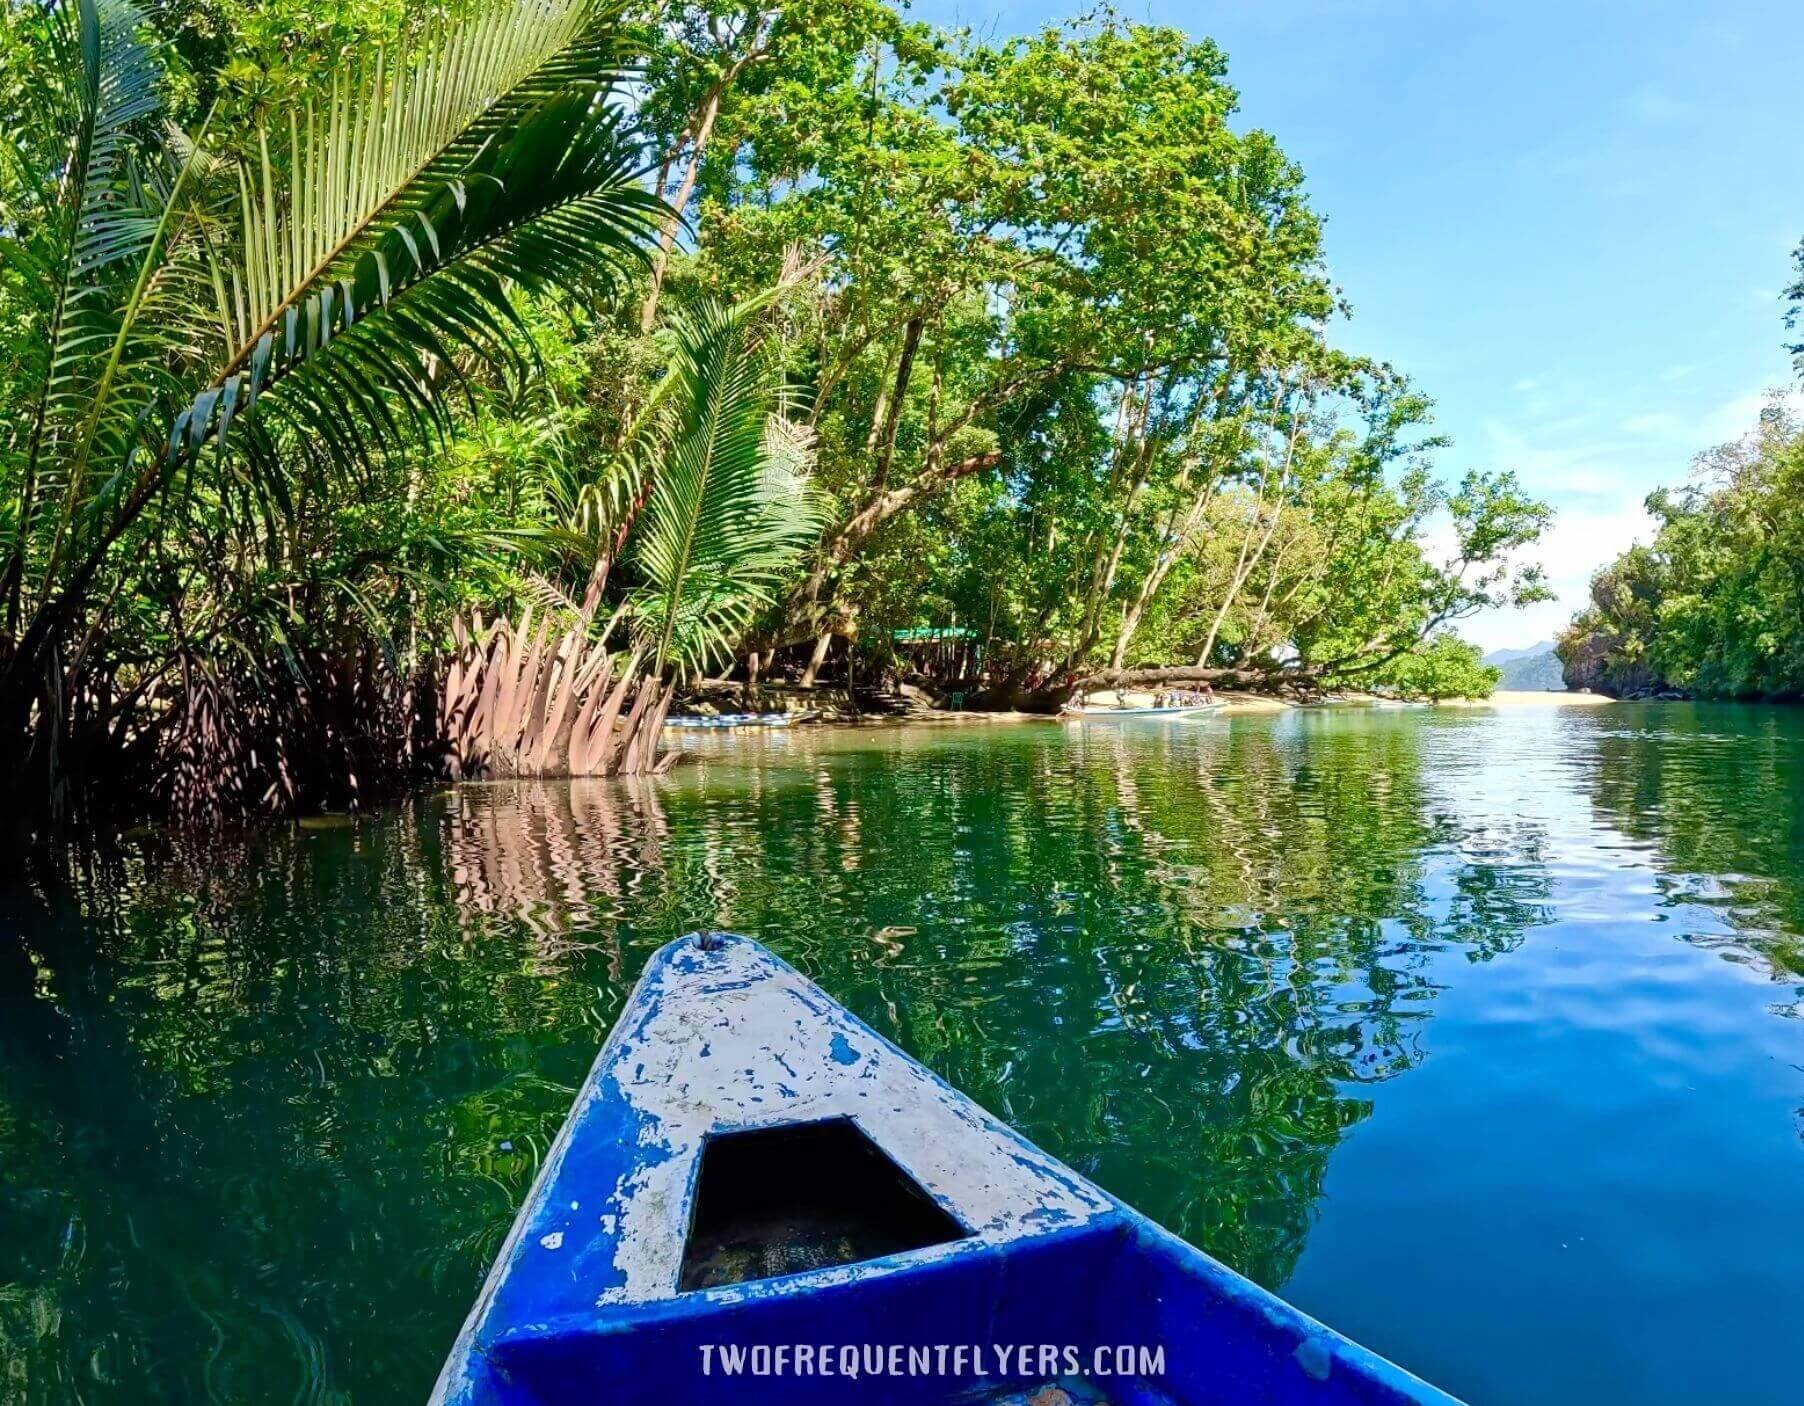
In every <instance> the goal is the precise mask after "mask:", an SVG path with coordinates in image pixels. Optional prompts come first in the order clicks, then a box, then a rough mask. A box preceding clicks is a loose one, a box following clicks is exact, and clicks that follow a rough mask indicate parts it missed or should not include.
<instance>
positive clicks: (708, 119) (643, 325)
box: [639, 79, 727, 332]
mask: <svg viewBox="0 0 1804 1406" xmlns="http://www.w3.org/2000/svg"><path fill="white" fill-rule="evenodd" d="M726 83H727V80H726V79H722V80H721V81H720V82H719V83H716V84H715V85H714V86H713V87H712V88H710V89H709V90H708V96H707V98H706V99H705V100H704V101H703V103H702V110H701V120H700V121H699V122H698V123H697V124H696V129H695V141H694V142H693V143H692V144H691V145H690V148H689V160H688V162H687V163H685V165H684V167H683V181H682V184H681V185H679V186H678V187H677V193H676V199H675V200H674V201H672V202H671V213H670V218H669V219H667V220H665V221H664V227H663V228H662V229H661V230H659V231H658V250H657V253H655V254H654V255H652V261H651V287H650V288H649V289H648V290H647V292H646V294H645V302H644V305H643V306H641V307H640V309H639V330H640V331H641V332H649V331H651V329H652V328H653V327H655V326H657V323H658V296H659V294H660V293H662V292H663V289H664V275H665V274H666V273H667V272H668V271H669V269H670V256H671V253H672V252H673V251H674V250H675V248H676V237H677V229H678V227H679V226H681V224H682V223H683V214H684V212H685V211H687V210H688V208H689V197H690V196H691V195H693V194H694V193H695V181H696V177H698V176H699V175H700V174H701V169H702V158H703V157H704V156H705V155H707V151H708V139H709V138H710V137H712V136H713V135H714V119H715V118H716V117H718V116H720V100H721V96H722V94H723V93H724V92H725V90H726Z"/></svg>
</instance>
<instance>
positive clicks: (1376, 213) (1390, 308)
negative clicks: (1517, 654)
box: [913, 0, 1804, 649]
mask: <svg viewBox="0 0 1804 1406" xmlns="http://www.w3.org/2000/svg"><path fill="white" fill-rule="evenodd" d="M1086 8H1088V5H1087V3H1086V0H1051V3H1049V0H1016V2H1015V3H1005V2H1004V0H917V3H916V4H915V5H914V7H913V13H914V14H915V15H916V16H917V17H919V18H922V19H926V20H931V21H934V22H936V23H942V24H968V25H971V26H973V27H974V28H976V29H978V30H980V31H982V32H985V33H988V34H991V35H1003V34H1010V33H1018V32H1025V31H1029V30H1033V29H1037V28H1039V27H1040V26H1041V25H1042V24H1044V23H1046V22H1048V21H1053V20H1058V19H1062V18H1064V17H1067V16H1069V15H1072V14H1076V13H1079V12H1081V11H1082V10H1083V9H1086ZM1119 8H1120V10H1121V12H1122V13H1123V14H1125V15H1127V16H1129V17H1131V18H1135V19H1143V20H1149V21H1153V22H1156V23H1161V24H1171V25H1176V26H1179V27H1181V28H1183V29H1185V30H1187V31H1188V32H1190V33H1191V34H1193V35H1197V36H1203V35H1207V36H1210V37H1212V38H1214V39H1215V40H1216V41H1217V42H1218V43H1219V44H1220V45H1221V46H1222V47H1223V48H1224V49H1225V50H1226V51H1227V54H1228V60H1229V76H1230V79H1231V81H1232V82H1233V83H1234V84H1235V86H1236V87H1237V88H1239V90H1240V94H1241V111H1242V120H1243V121H1244V122H1245V123H1246V124H1247V125H1249V126H1259V127H1263V128H1265V129H1266V130H1268V131H1270V132H1272V133H1273V134H1274V135H1275V136H1276V137H1277V138H1278V140H1279V142H1280V144H1281V145H1282V146H1283V147H1284V149H1285V150H1286V151H1287V152H1288V153H1289V154H1290V155H1291V156H1292V157H1293V158H1294V159H1296V160H1297V161H1298V162H1300V163H1301V165H1302V167H1303V169H1304V171H1305V173H1306V175H1307V177H1308V183H1309V190H1310V194H1311V199H1312V200H1313V202H1314V204H1315V206H1316V208H1317V209H1318V210H1319V211H1320V212H1321V213H1322V214H1323V215H1324V216H1325V217H1326V219H1327V243H1328V255H1329V262H1330V265H1331V267H1332V269H1333V272H1334V276H1335V278H1336V280H1337V281H1338V282H1339V284H1340V285H1341V287H1342V289H1343V290H1344V291H1345V293H1346V295H1347V297H1348V299H1349V300H1350V301H1351V303H1352V305H1353V313H1354V316H1353V320H1352V322H1351V323H1350V324H1348V325H1347V326H1345V327H1343V328H1341V329H1340V339H1341V341H1342V343H1343V344H1344V345H1346V346H1348V347H1349V348H1351V349H1353V350H1357V351H1360V352H1364V353H1367V354H1369V355H1373V356H1378V357H1381V358H1384V359H1386V360H1389V361H1391V362H1393V363H1394V364H1395V365H1396V366H1397V367H1398V368H1399V369H1400V370H1403V371H1404V372H1406V373H1407V374H1409V375H1410V376H1411V377H1412V378H1413V379H1414V380H1415V381H1416V382H1417V384H1418V385H1419V386H1420V388H1421V389H1422V390H1423V391H1425V392H1426V393H1427V394H1428V395H1430V396H1432V397H1433V398H1434V399H1435V401H1436V405H1437V410H1436V418H1437V422H1438V425H1439V428H1440V429H1441V430H1443V431H1444V432H1446V433H1447V434H1450V435H1451V436H1452V437H1453V440H1454V444H1453V447H1452V449H1451V450H1450V451H1449V452H1448V453H1447V455H1446V456H1445V458H1444V460H1443V463H1444V464H1445V466H1446V468H1447V470H1448V471H1449V473H1450V474H1457V473H1459V472H1462V471H1463V470H1464V469H1466V468H1468V467H1481V468H1490V469H1501V468H1513V469H1514V470H1516V472H1517V473H1518V474H1519V475H1521V477H1522V479H1523V481H1524V482H1525V483H1526V484H1527V485H1528V486H1529V487H1530V488H1531V489H1532V490H1533V491H1534V492H1536V493H1537V494H1539V495H1540V496H1542V497H1544V498H1546V499H1547V500H1549V501H1550V502H1552V503H1553V504H1554V506H1555V507H1556V509H1557V510H1558V513H1559V518H1558V524H1557V526H1556V527H1555V529H1554V531H1553V533H1552V535H1551V536H1550V538H1549V539H1548V540H1547V541H1546V542H1545V543H1544V545H1543V549H1542V551H1541V552H1540V556H1541V559H1542V561H1543V562H1544V564H1545V566H1546V567H1547V569H1548V572H1549V575H1550V577H1551V578H1552V584H1553V585H1554V587H1555V588H1556V589H1557V590H1558V591H1559V593H1560V599H1559V600H1558V601H1557V602H1553V603H1550V604H1545V605H1541V606H1537V607H1534V608H1532V609H1530V610H1528V611H1525V612H1521V613H1512V614H1503V613H1498V614H1496V615H1492V616H1486V617H1479V618H1476V619H1474V620H1472V621H1469V622H1468V623H1467V624H1466V625H1465V626H1464V632H1465V633H1466V634H1467V636H1468V637H1470V638H1472V639H1475V640H1477V641H1478V642H1479V643H1481V644H1483V645H1484V646H1485V647H1486V648H1487V649H1490V648H1496V647H1499V646H1504V645H1523V644H1528V643H1531V642H1533V641H1534V640H1537V639H1543V638H1546V637H1548V636H1550V635H1551V634H1553V633H1554V632H1555V631H1556V630H1557V629H1558V628H1559V627H1560V626H1561V625H1563V624H1564V623H1565V621H1566V619H1567V618H1568V617H1569V616H1570V614H1571V613H1572V611H1573V610H1574V609H1576V608H1577V607H1578V606H1579V605H1580V604H1582V603H1583V600H1584V597H1585V587H1586V583H1587V582H1588V580H1589V578H1590V574H1591V572H1592V571H1593V570H1594V569H1595V568H1596V567H1597V566H1599V565H1601V564H1602V563H1603V562H1605V561H1607V560H1608V559H1609V558H1610V557H1612V556H1614V555H1615V554H1616V553H1617V552H1618V551H1620V550H1621V549H1622V548H1623V547H1625V546H1626V545H1628V543H1629V542H1630V541H1631V540H1633V539H1634V537H1635V536H1636V535H1637V534H1638V533H1639V534H1641V535H1643V536H1645V535H1646V531H1647V528H1646V517H1645V514H1644V513H1643V512H1642V509H1641V501H1642V499H1643V498H1645V497H1646V495H1647V493H1648V492H1649V491H1650V490H1651V489H1653V488H1655V487H1657V486H1660V485H1662V484H1676V483H1682V482H1684V481H1685V479H1686V478H1687V476H1688V473H1689V469H1690V462H1691V459H1692V456H1693V455H1694V454H1696V453H1697V452H1698V451H1699V450H1702V449H1705V448H1708V447H1710V446H1711V445H1713V444H1717V443H1720V442H1722V441H1723V440H1725V439H1730V438H1734V437H1736V436H1737V435H1739V434H1740V433H1741V432H1743V431H1744V430H1746V429H1747V428H1748V427H1749V426H1751V425H1752V423H1753V422H1754V420H1755V418H1756V416H1757V415H1758V413H1759V408H1760V404H1761V399H1762V396H1763V393H1764V392H1766V391H1767V390H1769V389H1772V388H1782V389H1790V388H1792V387H1795V386H1796V384H1797V380H1796V376H1795V374H1794V372H1793V371H1792V368H1791V365H1790V358H1789V356H1788V355H1787V353H1786V352H1785V350H1784V341H1785V330H1784V327H1783V325H1782V322H1781V315H1782V305H1781V302H1780V296H1779V295H1780V290H1781V289H1782V288H1783V287H1784V286H1785V285H1786V284H1787V283H1788V282H1789V281H1790V269H1791V261H1790V254H1791V251H1792V250H1793V249H1794V248H1795V247H1796V246H1797V244H1798V242H1799V240H1800V238H1804V101H1801V98H1804V89H1801V87H1800V83H1799V78H1798V69H1797V61H1798V60H1797V56H1798V55H1799V54H1800V53H1804V4H1800V3H1798V0H1789V3H1783V2H1782V0H1770V2H1768V0H1761V2H1759V3H1757V2H1756V0H1745V3H1737V2H1736V0H1716V3H1712V0H1688V2H1687V3H1671V2H1670V0H1616V3H1604V0H1567V2H1566V3H1544V0H1514V3H1495V0H1235V3H1218V4H1202V3H1194V0H1193V2H1192V3H1184V0H1139V3H1128V4H1123V5H1121V6H1120V7H1119Z"/></svg>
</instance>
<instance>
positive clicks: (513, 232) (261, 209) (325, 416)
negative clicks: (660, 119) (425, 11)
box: [154, 0, 664, 512]
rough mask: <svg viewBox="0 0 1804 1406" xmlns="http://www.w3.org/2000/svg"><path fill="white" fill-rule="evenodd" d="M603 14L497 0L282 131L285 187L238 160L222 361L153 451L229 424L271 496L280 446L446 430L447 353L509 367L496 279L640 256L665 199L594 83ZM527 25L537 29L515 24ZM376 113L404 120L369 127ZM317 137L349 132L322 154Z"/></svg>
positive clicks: (211, 434)
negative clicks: (237, 231)
mask: <svg viewBox="0 0 1804 1406" xmlns="http://www.w3.org/2000/svg"><path fill="white" fill-rule="evenodd" d="M497 15H499V16H503V17H505V19H506V22H505V23H503V22H502V21H501V20H500V19H497V18H496V16H497ZM616 18H617V7H616V6H615V5H613V4H605V5H597V4H595V3H592V2H591V0H505V3H503V4H502V5H501V6H500V7H499V8H498V9H496V10H493V11H489V12H485V13H484V14H483V15H480V16H478V17H477V18H476V19H474V20H472V21H470V23H469V24H468V25H467V26H465V27H464V28H462V29H457V30H453V31H450V32H449V34H448V36H447V37H446V38H445V40H444V41H443V44H442V46H441V47H440V48H439V49H436V50H433V51H430V52H428V53H427V54H425V55H424V56H422V58H421V59H420V60H419V62H418V63H417V64H416V66H415V68H414V69H413V70H410V73H411V74H412V76H411V77H409V78H408V79H407V81H405V82H402V81H389V80H386V79H385V80H383V81H381V82H375V81H373V80H372V82H371V84H370V85H369V86H368V87H367V90H366V91H365V92H364V94H363V96H362V97H361V98H360V99H359V100H358V101H357V102H356V103H351V104H349V106H347V101H348V100H346V99H345V98H344V97H343V95H342V93H341V94H340V96H339V97H337V98H335V99H334V111H335V113H337V114H338V115H337V116H335V117H334V118H333V123H332V125H330V126H329V127H321V126H320V125H319V124H318V123H314V124H313V125H311V126H310V127H309V129H308V130H309V132H310V133H313V135H312V136H309V137H308V138H305V139H299V138H297V140H299V148H298V149H299V153H300V155H299V157H298V160H299V166H298V168H297V170H296V172H294V173H291V175H290V177H289V178H288V180H287V182H286V184H283V185H282V188H281V193H280V194H277V193H276V185H275V184H272V183H273V182H277V181H278V178H277V176H276V175H275V174H274V172H275V170H276V166H275V165H274V164H273V163H272V162H270V161H267V160H266V161H265V164H264V167H263V170H262V171H261V173H259V174H257V175H255V176H253V175H251V174H248V173H247V174H245V175H243V176H242V178H241V185H240V192H239V198H240V203H241V204H242V205H243V206H244V208H245V211H246V213H245V216H244V230H243V236H242V237H243V245H242V247H240V248H237V249H234V250H232V251H230V252H229V254H228V253H227V252H226V251H222V250H219V249H216V248H214V247H213V246H211V245H210V244H209V245H208V246H207V247H206V251H205V252H206V265H207V268H208V272H209V276H210V281H211V285H212V287H213V289H214V299H215V304H216V306H215V310H214V317H215V322H216V325H217V326H218V327H220V328H223V329H224V330H225V333H226V335H225V337H224V339H223V347H222V349H221V351H220V353H219V357H218V369H217V371H216V372H215V374H214V376H213V378H212V380H211V382H210V383H209V384H208V385H207V386H206V388H205V389H204V390H202V391H201V392H200V393H199V394H198V395H195V396H194V397H193V398H192V399H191V401H190V402H189V403H188V404H187V405H186V406H185V408H183V409H181V411H180V412H179V413H177V414H175V415H173V416H172V418H171V421H170V422H169V424H168V430H167V439H166V441H165V442H164V443H163V444H161V445H160V446H155V447H154V453H155V455H156V459H157V461H158V471H159V472H163V471H167V469H168V468H170V467H172V466H180V465H182V464H183V463H184V462H188V461H191V460H192V459H193V458H194V456H195V454H196V453H197V451H198V450H199V449H200V447H201V446H202V445H203V444H206V443H208V442H209V441H216V442H217V443H219V444H220V445H221V446H222V448H223V447H226V446H227V445H228V443H234V444H235V445H236V447H237V448H239V449H240V450H242V451H243V452H242V453H241V454H240V455H238V456H237V457H236V462H237V463H238V465H239V467H240V468H241V469H242V470H243V471H244V472H245V473H246V474H247V475H248V476H249V478H250V479H251V480H252V481H253V485H252V486H253V491H254V492H255V493H256V494H257V496H258V497H259V498H260V499H262V500H263V501H265V502H267V503H268V504H270V505H271V508H272V510H273V511H276V512H281V511H283V505H282V501H281V500H282V497H283V495H284V493H285V492H286V489H285V486H284V485H283V483H282V481H281V480H282V479H283V477H285V476H286V475H287V474H288V472H289V471H290V469H291V465H290V463H289V461H291V460H294V459H297V458H298V459H301V460H303V461H311V462H315V463H318V464H320V465H323V466H326V467H331V466H340V467H343V466H350V465H355V464H358V463H360V462H365V461H367V460H368V459H369V458H370V457H371V456H372V455H374V454H376V453H378V452H380V451H381V450H382V449H384V448H387V447H392V446H394V445H395V444H397V443H400V442H407V441H411V440H413V439H416V438H417V437H419V436H421V435H431V434H433V433H442V432H443V431H444V430H446V429H447V428H448V426H449V422H450V411H449V401H448V396H447V391H448V389H449V388H451V387H452V386H454V385H455V384H456V381H457V377H458V359H459V357H460V356H474V357H475V358H477V359H479V360H481V361H483V362H485V363H489V364H494V363H507V362H510V361H511V362H512V363H513V364H514V365H516V366H517V367H521V368H524V367H525V366H526V364H527V356H528V355H529V354H530V352H531V341H530V338H529V337H528V336H527V334H526V331H525V328H524V325H523V324H522V322H521V321H520V318H519V316H518V314H517V313H516V311H515V308H514V305H513V301H512V297H511V294H510V290H511V289H512V288H515V287H519V288H524V289H526V290H529V291H539V290H543V289H547V288H561V289H569V288H574V287H579V286H584V285H593V284H596V283H601V282H604V281H606V280H608V279H610V278H612V277H614V276H617V275H618V274H619V272H620V271H621V270H622V268H623V267H624V266H625V265H626V264H627V263H629V262H630V261H632V260H635V259H638V258H641V257H642V256H643V252H642V251H643V250H644V249H645V248H646V247H647V245H648V244H649V242H650V240H651V238H652V235H653V231H654V230H655V228H656V225H657V221H658V219H659V217H660V215H661V214H662V212H663V209H664V207H663V206H662V205H661V204H660V203H659V202H658V201H657V199H656V198H655V197H654V196H653V195H652V194H651V193H650V192H648V191H646V190H645V189H644V188H643V187H642V185H641V184H640V183H639V181H638V179H637V161H638V152H637V149H636V147H635V145H634V143H633V142H632V140H631V139H630V138H629V137H628V135H627V133H626V131H625V128H624V125H623V119H622V115H621V113H620V112H619V110H618V109H617V108H615V107H613V106H611V105H610V104H609V103H608V102H607V101H606V96H605V92H604V86H605V84H606V83H608V82H611V81H612V79H613V77H614V75H615V74H616V72H617V71H618V68H619V62H618V59H619V53H620V47H621V43H622V41H621V40H620V38H619V37H618V26H617V25H615V24H614V20H615V19H616ZM535 25H543V26H544V27H545V28H546V30H547V32H548V33H549V35H550V38H546V37H545V36H544V35H537V36H536V37H534V38H533V39H532V41H531V42H530V43H529V42H527V40H526V39H523V38H522V37H521V35H522V33H525V32H528V31H532V30H533V27H534V26H535ZM447 74H459V75H462V77H461V78H458V79H457V80H456V81H453V80H452V78H450V77H447V76H446V75H447ZM472 75H474V76H472ZM478 79H481V80H483V82H485V83H486V84H487V85H488V86H487V88H486V89H485V88H483V87H481V85H480V84H478V83H477V80H478ZM473 85H474V86H473ZM496 85H504V86H503V87H501V88H499V89H498V88H497V87H496ZM485 91H486V92H487V94H488V95H487V97H479V96H478V95H479V94H480V93H481V92H485ZM424 95H432V96H431V97H430V100H429V99H428V96H424ZM434 104H437V105H436V106H435V105H434ZM366 109H367V110H366ZM447 112H448V113H450V114H451V116H450V117H447V116H446V115H445V114H446V113H447ZM452 118H456V119H457V120H460V121H463V122H465V126H464V127H462V128H458V129H456V130H453V123H452ZM390 126H394V127H397V128H398V129H400V130H401V131H402V132H403V133H406V134H410V135H409V137H408V140H406V141H399V142H387V143H384V142H378V141H377V140H376V138H375V137H374V136H372V135H370V134H371V133H373V132H375V131H376V130H378V129H381V130H387V128H388V127H390ZM332 140H338V141H341V142H343V143H346V144H347V145H345V146H344V147H343V148H342V149H341V150H339V151H337V153H336V155H330V156H329V155H325V154H322V151H323V149H324V147H325V146H326V145H327V144H329V142H330V141H332ZM340 168H344V169H340ZM369 171H379V172H381V173H382V174H380V175H371V174H368V172H369ZM309 181H319V182H323V183H324V186H325V190H326V193H325V194H324V195H321V194H320V193H318V192H308V191H307V190H306V187H307V185H308V183H309ZM397 181H398V182H400V184H399V185H397V184H396V182H397ZM347 183H348V184H347ZM353 189H354V193H355V197H356V198H352V195H350V194H346V193H345V192H346V191H352V190H353ZM285 211H293V212H294V213H293V214H292V216H291V215H289V214H285V213H284V212H285ZM334 220H337V221H338V223H334ZM303 227H304V229H303ZM304 230H305V232H304ZM322 250H323V251H324V252H322ZM234 426H237V427H239V428H238V429H237V430H234ZM234 436H235V438H234Z"/></svg>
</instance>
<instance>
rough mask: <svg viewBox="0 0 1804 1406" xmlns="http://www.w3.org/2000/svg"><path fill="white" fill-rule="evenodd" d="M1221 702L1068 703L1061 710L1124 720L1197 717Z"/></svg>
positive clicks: (1064, 713) (1071, 714) (1065, 715)
mask: <svg viewBox="0 0 1804 1406" xmlns="http://www.w3.org/2000/svg"><path fill="white" fill-rule="evenodd" d="M1222 706H1223V705H1222V704H1220V703H1181V704H1171V705H1169V706H1167V707H1163V708H1150V707H1149V708H1134V707H1094V706H1078V705H1074V704H1070V703H1067V704H1066V705H1065V706H1064V707H1063V708H1061V709H1060V710H1059V716H1060V717H1062V718H1105V719H1108V720H1109V721H1111V722H1124V721H1126V720H1127V719H1129V718H1195V717H1202V716H1204V715H1205V714H1208V713H1213V712H1216V711H1217V710H1219V709H1220V708H1221V707H1222Z"/></svg>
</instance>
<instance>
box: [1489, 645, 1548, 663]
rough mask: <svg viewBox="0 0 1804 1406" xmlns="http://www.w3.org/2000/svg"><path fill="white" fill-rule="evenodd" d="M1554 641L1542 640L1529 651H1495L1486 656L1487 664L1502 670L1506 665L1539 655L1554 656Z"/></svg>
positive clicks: (1530, 647) (1528, 649) (1531, 646)
mask: <svg viewBox="0 0 1804 1406" xmlns="http://www.w3.org/2000/svg"><path fill="white" fill-rule="evenodd" d="M1552 653H1553V641H1552V640H1542V641H1541V643H1539V644H1531V645H1530V646H1529V647H1528V648H1527V649H1493V650H1492V651H1491V652H1490V653H1489V654H1487V655H1485V663H1487V664H1495V665H1496V666H1497V667H1498V668H1500V669H1501V668H1502V667H1503V666H1504V665H1505V664H1513V663H1514V662H1515V661H1516V660H1518V659H1532V658H1533V657H1534V656H1535V655H1537V654H1552Z"/></svg>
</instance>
